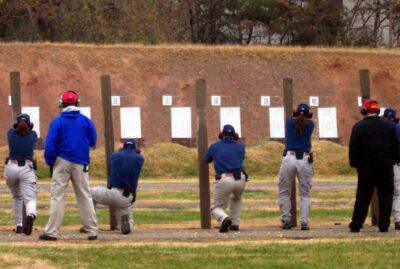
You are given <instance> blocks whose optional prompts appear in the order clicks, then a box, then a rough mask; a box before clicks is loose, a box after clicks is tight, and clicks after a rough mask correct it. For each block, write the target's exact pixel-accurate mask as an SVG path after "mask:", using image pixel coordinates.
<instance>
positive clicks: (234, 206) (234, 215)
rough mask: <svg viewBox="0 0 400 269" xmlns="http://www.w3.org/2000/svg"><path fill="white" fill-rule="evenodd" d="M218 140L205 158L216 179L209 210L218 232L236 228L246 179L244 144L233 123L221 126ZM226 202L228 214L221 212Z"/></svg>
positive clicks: (235, 229) (237, 228)
mask: <svg viewBox="0 0 400 269" xmlns="http://www.w3.org/2000/svg"><path fill="white" fill-rule="evenodd" d="M219 139H220V141H218V142H216V143H214V144H213V145H211V146H210V148H209V149H208V152H207V156H206V159H207V162H209V163H211V162H214V169H215V179H216V182H215V184H214V205H213V206H212V207H211V213H212V215H213V216H214V217H215V218H216V220H217V221H218V222H219V224H220V230H219V231H220V232H221V233H226V232H228V230H229V229H231V230H233V231H238V230H239V222H240V210H241V207H242V193H243V192H244V189H245V186H246V182H247V179H248V178H247V175H246V173H245V172H244V168H243V161H244V158H245V147H244V145H243V144H242V143H240V142H239V141H238V139H239V136H238V134H237V133H236V132H235V129H234V128H233V126H231V125H225V126H224V128H223V131H222V133H220V134H219ZM228 203H229V206H230V216H229V215H228V214H227V213H226V211H225V209H226V208H227V206H228Z"/></svg>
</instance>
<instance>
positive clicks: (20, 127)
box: [15, 120, 31, 136]
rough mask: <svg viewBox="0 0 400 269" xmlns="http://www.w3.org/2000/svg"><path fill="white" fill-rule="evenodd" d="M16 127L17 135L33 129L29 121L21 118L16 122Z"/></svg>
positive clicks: (27, 132) (22, 134)
mask: <svg viewBox="0 0 400 269" xmlns="http://www.w3.org/2000/svg"><path fill="white" fill-rule="evenodd" d="M15 129H16V133H17V135H19V136H24V135H27V134H29V133H30V132H31V129H30V128H29V125H28V123H27V122H26V121H24V120H21V121H19V122H18V123H16V124H15Z"/></svg>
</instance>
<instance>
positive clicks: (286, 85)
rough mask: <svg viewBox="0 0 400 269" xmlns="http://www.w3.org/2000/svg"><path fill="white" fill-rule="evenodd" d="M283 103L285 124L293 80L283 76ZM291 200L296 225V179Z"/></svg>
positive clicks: (289, 108)
mask: <svg viewBox="0 0 400 269" xmlns="http://www.w3.org/2000/svg"><path fill="white" fill-rule="evenodd" d="M283 104H284V108H285V125H286V121H287V120H288V119H290V118H291V117H292V112H293V80H292V79H291V78H285V79H284V80H283ZM290 201H291V204H292V206H291V208H292V210H291V213H292V223H293V226H294V227H297V203H296V180H293V185H292V195H291V197H290Z"/></svg>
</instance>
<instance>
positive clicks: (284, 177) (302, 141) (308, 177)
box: [279, 104, 314, 231]
mask: <svg viewBox="0 0 400 269" xmlns="http://www.w3.org/2000/svg"><path fill="white" fill-rule="evenodd" d="M311 118H312V113H311V112H310V108H309V106H308V105H306V104H300V105H299V106H298V107H297V110H296V111H294V112H293V118H292V119H289V120H288V121H287V122H286V136H285V140H286V143H285V150H284V152H283V159H282V164H281V168H280V172H279V207H280V210H281V221H282V226H281V228H282V229H284V230H290V229H291V228H292V227H293V221H292V213H291V210H292V204H291V200H290V198H291V195H292V186H293V184H294V181H295V180H296V175H298V178H299V182H300V218H301V219H300V223H301V230H303V231H307V230H309V229H310V226H309V222H310V207H311V187H312V176H313V173H314V172H313V167H312V163H313V155H312V153H311V135H312V133H313V130H314V122H313V121H312V120H311Z"/></svg>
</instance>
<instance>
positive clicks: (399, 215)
mask: <svg viewBox="0 0 400 269" xmlns="http://www.w3.org/2000/svg"><path fill="white" fill-rule="evenodd" d="M393 172H394V195H393V217H394V221H395V222H399V221H400V165H395V166H394V167H393Z"/></svg>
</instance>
